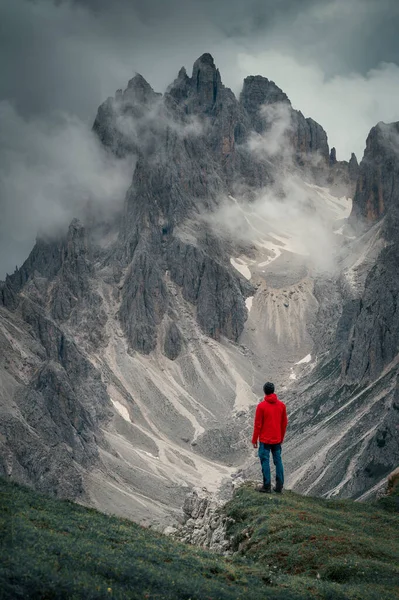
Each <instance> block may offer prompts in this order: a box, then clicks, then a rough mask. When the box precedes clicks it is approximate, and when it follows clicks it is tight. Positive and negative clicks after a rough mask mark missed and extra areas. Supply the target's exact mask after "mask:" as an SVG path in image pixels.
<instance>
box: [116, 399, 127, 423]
mask: <svg viewBox="0 0 399 600" xmlns="http://www.w3.org/2000/svg"><path fill="white" fill-rule="evenodd" d="M111 401H112V404H113V405H114V406H115V408H116V410H117V411H118V413H119V414H120V415H121V417H123V418H124V419H125V420H126V421H129V423H131V422H132V421H131V420H130V416H129V411H128V410H127V408H126V406H123V404H121V403H120V402H118V400H112V398H111Z"/></svg>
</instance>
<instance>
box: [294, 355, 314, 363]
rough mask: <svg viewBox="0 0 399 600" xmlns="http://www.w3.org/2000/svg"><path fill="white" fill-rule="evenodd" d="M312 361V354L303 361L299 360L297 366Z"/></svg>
mask: <svg viewBox="0 0 399 600" xmlns="http://www.w3.org/2000/svg"><path fill="white" fill-rule="evenodd" d="M311 360H312V355H311V354H307V355H306V356H304V357H303V358H302V359H301V360H299V361H298V362H297V363H295V364H296V365H302V364H304V363H309V362H310V361H311Z"/></svg>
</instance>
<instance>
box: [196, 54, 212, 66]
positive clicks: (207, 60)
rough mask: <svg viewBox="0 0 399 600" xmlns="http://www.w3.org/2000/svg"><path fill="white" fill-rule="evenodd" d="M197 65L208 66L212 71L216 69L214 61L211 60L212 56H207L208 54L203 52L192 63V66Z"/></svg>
mask: <svg viewBox="0 0 399 600" xmlns="http://www.w3.org/2000/svg"><path fill="white" fill-rule="evenodd" d="M197 63H198V64H202V65H209V66H210V67H212V68H213V69H216V66H215V61H214V59H213V56H212V54H209V52H204V54H202V55H201V56H200V57H199V58H197V60H196V61H195V63H194V66H195V65H196V64H197Z"/></svg>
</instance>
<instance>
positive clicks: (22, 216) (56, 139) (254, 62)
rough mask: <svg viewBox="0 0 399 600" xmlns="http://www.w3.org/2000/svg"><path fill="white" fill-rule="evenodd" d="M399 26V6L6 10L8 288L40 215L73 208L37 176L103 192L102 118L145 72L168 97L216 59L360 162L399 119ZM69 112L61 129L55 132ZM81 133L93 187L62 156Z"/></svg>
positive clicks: (194, 1) (319, 2) (128, 3)
mask: <svg viewBox="0 0 399 600" xmlns="http://www.w3.org/2000/svg"><path fill="white" fill-rule="evenodd" d="M398 24H399V4H398V3H397V0H246V1H245V2H243V1H242V0H145V1H144V0H141V1H137V0H113V1H112V2H110V1H109V0H58V1H56V2H55V1H53V0H2V2H0V73H1V77H0V102H3V104H2V105H1V110H0V114H1V118H3V119H4V118H7V119H8V120H9V123H8V125H7V127H4V126H3V127H2V128H0V134H1V139H0V145H1V148H0V155H1V157H2V159H1V160H2V161H3V163H2V175H3V179H4V177H5V175H7V173H5V165H12V171H11V170H10V169H9V170H8V176H7V177H6V185H4V181H3V185H2V186H0V190H1V191H0V194H1V196H0V203H1V206H2V220H1V224H0V225H1V226H0V235H1V239H0V250H1V257H0V277H2V276H3V275H4V271H5V270H11V269H12V268H13V267H14V265H15V264H20V263H21V261H22V260H23V259H24V258H25V255H26V247H27V246H29V244H31V243H32V240H33V239H34V236H35V233H36V229H37V226H38V224H39V223H40V220H41V219H40V211H41V209H43V210H47V209H48V207H49V206H50V205H54V212H55V214H57V215H58V214H59V213H60V212H61V213H62V212H63V211H64V209H65V204H66V202H67V199H66V197H65V188H64V187H63V186H62V185H61V186H58V187H57V186H55V188H54V189H52V193H51V194H50V196H49V191H48V190H49V189H50V188H51V186H50V188H49V187H48V186H41V185H40V178H37V176H36V175H37V172H40V171H41V170H42V171H43V172H44V173H45V174H46V178H48V177H50V174H51V172H53V173H54V179H57V173H58V172H61V173H62V177H61V179H60V180H61V181H66V180H67V179H68V177H70V178H72V179H74V180H77V181H78V182H80V184H81V185H82V186H83V189H84V190H86V192H85V193H86V194H92V195H93V194H94V195H95V194H96V193H98V192H97V191H96V190H98V189H99V185H100V184H101V181H102V179H101V172H100V173H97V172H96V169H97V168H100V166H101V160H100V159H99V157H98V149H96V148H94V146H93V140H92V139H91V136H90V134H89V128H90V126H91V123H92V122H93V119H94V116H95V112H96V109H97V106H98V105H99V104H100V103H101V102H102V101H103V100H104V99H105V98H106V97H107V96H110V95H113V94H114V92H115V90H116V89H118V88H121V87H125V85H126V83H127V81H128V79H130V78H131V77H132V75H133V74H134V73H135V72H140V73H142V74H143V75H144V76H145V78H146V79H147V80H148V81H149V83H151V85H152V86H153V87H154V88H155V89H156V90H157V91H163V90H164V89H165V88H166V87H167V85H168V84H169V83H170V82H171V81H172V80H173V79H174V77H175V76H176V74H177V72H178V70H179V68H180V67H181V66H182V65H185V66H186V67H187V69H188V71H190V69H191V66H192V63H193V62H194V60H195V59H196V58H197V57H198V56H199V55H201V54H202V53H203V52H211V53H212V54H213V55H214V57H215V60H216V63H217V65H218V67H219V68H220V71H221V74H222V78H223V80H224V82H225V84H226V85H229V86H230V87H232V89H233V90H234V91H235V92H236V93H239V91H240V88H241V85H242V79H243V77H245V76H246V75H248V74H261V75H264V76H266V77H269V78H270V79H273V80H274V81H276V83H277V84H278V85H280V87H282V88H283V89H284V91H286V93H287V94H288V96H289V97H290V98H291V100H292V102H293V105H294V106H295V108H299V109H301V110H302V112H304V114H305V115H306V116H312V117H313V118H315V119H316V120H318V121H319V122H320V123H321V124H322V125H323V126H324V127H325V129H326V130H327V133H328V135H329V140H330V144H331V145H335V146H336V147H337V150H338V155H339V158H347V157H348V156H349V153H350V151H352V150H355V151H356V152H357V153H358V154H360V157H359V158H361V154H362V150H363V148H364V141H365V138H366V135H367V132H368V130H369V129H370V128H371V127H372V126H373V125H374V124H375V123H376V122H377V121H379V120H385V121H392V120H399V104H398V103H397V97H398V96H399V68H398V66H397V65H398V64H399V43H398V41H397V34H396V32H397V29H398ZM60 112H61V113H64V115H63V116H62V117H60V118H61V122H62V123H63V127H64V129H62V127H61V129H60V127H59V126H57V127H58V128H57V127H55V126H54V123H55V122H58V123H59V120H57V118H56V117H55V116H56V114H57V113H60ZM71 123H72V125H73V126H72V132H73V135H72V139H73V140H74V143H75V144H81V145H82V147H83V148H84V151H85V156H86V159H85V160H86V161H87V162H86V164H89V165H90V170H89V171H90V174H91V175H90V178H89V179H90V180H89V179H85V174H84V173H78V174H77V175H76V173H74V172H73V170H74V169H75V170H76V169H77V170H78V169H79V161H78V162H77V163H76V162H74V161H69V162H68V161H66V162H67V165H69V168H70V169H71V172H70V173H69V174H68V172H66V171H65V153H63V152H61V151H56V150H55V148H56V146H57V143H59V144H65V140H70V136H69V134H68V132H69V128H70V127H71ZM35 132H36V133H37V135H36V134H35ZM16 138H18V140H19V143H18V144H17V146H16V145H15V139H16ZM25 138H26V140H28V142H27V143H26V144H25V143H24V139H25ZM43 145H48V146H49V147H50V148H53V149H54V152H52V154H51V156H50V154H48V153H46V152H43V151H42V147H41V146H43ZM70 148H71V150H70V151H71V152H75V149H74V148H75V146H73V144H72V146H71V147H70ZM90 153H92V155H91V156H88V154H90ZM29 154H31V155H34V156H35V157H36V158H35V160H33V161H30V160H29V156H28V155H29ZM27 156H28V158H27ZM38 158H41V159H42V161H43V164H39V163H38ZM83 162H85V161H83ZM0 166H1V165H0ZM29 169H31V171H32V170H33V169H34V172H29ZM100 170H101V169H100ZM10 173H12V177H10ZM50 179H51V177H50ZM13 180H14V184H13ZM46 180H47V179H45V181H46ZM32 182H33V183H32ZM0 183H1V182H0ZM17 183H18V185H17ZM16 186H17V188H18V189H16ZM24 186H25V187H24ZM29 186H31V187H29ZM116 187H118V186H116ZM32 194H33V195H35V194H36V196H35V197H32ZM4 207H5V208H4ZM32 207H34V209H33V208H32ZM33 210H34V213H33V212H32V211H33ZM66 214H67V216H68V217H69V212H68V211H66ZM38 215H39V216H38ZM56 220H57V219H56ZM57 222H58V221H57Z"/></svg>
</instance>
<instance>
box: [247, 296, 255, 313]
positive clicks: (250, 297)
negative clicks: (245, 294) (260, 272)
mask: <svg viewBox="0 0 399 600" xmlns="http://www.w3.org/2000/svg"><path fill="white" fill-rule="evenodd" d="M253 299H254V297H253V296H249V298H247V299H246V300H245V306H246V307H247V310H248V312H251V308H252V301H253Z"/></svg>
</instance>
